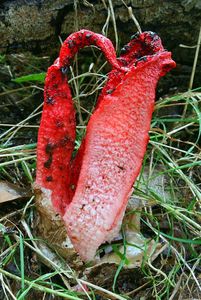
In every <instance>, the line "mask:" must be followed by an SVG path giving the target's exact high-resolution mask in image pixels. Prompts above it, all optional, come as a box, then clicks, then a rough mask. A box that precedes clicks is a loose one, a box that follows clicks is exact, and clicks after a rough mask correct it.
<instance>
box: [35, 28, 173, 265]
mask: <svg viewBox="0 0 201 300" xmlns="http://www.w3.org/2000/svg"><path fill="white" fill-rule="evenodd" d="M91 44H94V45H96V46H98V47H99V48H100V49H101V50H102V52H103V53H104V54H105V57H106V59H107V60H108V62H109V63H110V64H111V66H112V71H111V72H110V73H109V76H108V81H107V83H106V85H105V87H104V88H103V90H102V92H101V94H100V96H99V98H98V101H97V105H96V109H95V111H94V112H93V114H92V116H91V118H90V120H89V123H88V125H87V131H86V136H85V138H84V139H83V141H82V145H81V147H80V149H79V150H78V153H77V155H76V157H75V158H74V159H73V158H72V152H73V149H74V142H75V127H76V121H75V109H74V105H73V102H72V96H71V91H70V88H69V86H68V83H67V77H66V71H67V69H68V67H69V64H70V62H71V60H72V59H73V57H74V55H75V54H76V53H77V51H78V50H79V49H80V48H83V47H84V46H88V45H91ZM174 67H175V62H174V61H173V60H172V59H171V53H170V52H167V51H166V50H164V48H163V46H162V44H161V40H160V38H159V37H158V36H157V35H156V34H155V33H153V32H144V33H142V34H137V35H135V36H133V37H132V38H131V41H130V42H129V43H128V44H127V45H126V46H125V47H124V48H123V49H122V54H121V56H120V57H119V58H118V59H116V54H115V50H114V48H113V45H112V43H111V42H110V40H108V39H107V38H105V37H103V36H102V35H100V34H96V33H93V32H91V31H88V30H81V31H79V32H76V33H73V34H72V35H70V36H69V37H68V38H67V39H66V40H65V42H64V44H63V46H62V48H61V51H60V55H59V58H58V59H57V60H56V61H55V63H54V64H53V65H52V66H51V67H50V68H49V69H48V73H47V77H46V81H45V92H44V108H43V114H42V120H41V125H40V129H39V135H38V148H37V157H38V158H37V175H36V184H37V187H38V188H39V189H41V190H42V191H43V192H44V191H45V193H46V194H48V195H49V200H51V203H52V206H53V208H54V210H55V211H56V212H58V213H59V214H60V215H61V216H62V218H63V221H64V223H65V226H66V230H67V234H68V236H69V237H70V239H71V241H72V243H73V246H74V248H75V250H76V251H77V252H78V253H79V255H80V256H81V258H82V259H83V260H85V261H87V260H91V259H93V258H94V255H95V253H96V250H97V249H98V247H99V246H100V245H101V244H102V243H104V242H106V241H111V240H112V239H113V238H114V237H115V236H116V235H117V234H118V232H119V230H120V227H121V223H122V218H123V215H124V212H125V209H126V205H127V202H128V199H129V196H130V194H131V190H132V186H133V183H134V181H135V179H136V177H137V176H138V174H139V171H140V168H141V165H142V160H143V157H144V154H145V151H146V147H147V143H148V140H149V136H148V132H149V129H150V123H151V117H152V112H153V108H154V100H155V90H156V85H157V82H158V80H159V78H160V77H161V76H164V75H165V74H166V73H167V72H168V71H169V70H171V69H172V68H174Z"/></svg>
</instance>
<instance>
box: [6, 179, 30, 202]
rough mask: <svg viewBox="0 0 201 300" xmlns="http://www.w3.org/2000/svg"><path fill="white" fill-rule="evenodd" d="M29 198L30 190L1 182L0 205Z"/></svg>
mask: <svg viewBox="0 0 201 300" xmlns="http://www.w3.org/2000/svg"><path fill="white" fill-rule="evenodd" d="M29 196H30V191H29V190H28V189H26V190H25V189H23V188H21V187H19V186H17V185H15V184H12V183H10V182H6V181H0V204H1V203H5V202H8V201H12V200H17V199H23V198H27V197H29Z"/></svg>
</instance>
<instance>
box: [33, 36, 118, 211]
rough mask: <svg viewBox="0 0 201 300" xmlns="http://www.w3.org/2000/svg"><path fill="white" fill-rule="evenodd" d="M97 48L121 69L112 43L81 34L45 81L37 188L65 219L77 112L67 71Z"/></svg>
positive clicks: (70, 40) (64, 49)
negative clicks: (82, 52) (89, 49)
mask: <svg viewBox="0 0 201 300" xmlns="http://www.w3.org/2000/svg"><path fill="white" fill-rule="evenodd" d="M93 44H94V45H96V46H98V47H99V48H100V49H101V50H102V52H103V53H104V54H105V57H106V58H107V60H108V61H109V62H110V64H111V65H112V67H113V68H117V69H121V68H120V66H119V63H118V61H117V59H116V53H115V50H114V47H113V45H112V43H111V41H110V40H109V39H107V38H106V37H104V36H102V35H100V34H97V33H94V32H91V31H89V30H80V31H78V32H75V33H73V34H71V35H70V36H69V37H68V38H67V39H66V40H65V41H64V43H63V45H62V47H61V50H60V54H59V58H57V60H56V61H55V63H54V64H53V65H52V66H51V67H50V68H49V69H48V72H47V76H46V80H45V89H44V106H43V114H42V119H41V123H40V128H39V133H38V146H37V173H36V184H37V186H38V187H39V188H40V187H41V188H43V191H44V192H46V194H47V193H48V194H49V198H51V201H52V203H53V206H54V208H55V210H56V211H57V212H59V213H60V214H61V215H63V214H64V212H65V208H66V206H67V205H68V204H69V203H70V201H71V200H72V195H73V194H72V189H71V187H72V186H73V183H72V182H71V181H70V172H71V171H70V169H71V168H70V161H71V156H72V152H73V149H74V142H75V135H76V121H75V109H74V105H73V102H72V95H71V91H70V88H69V85H68V82H67V77H66V73H67V72H66V71H67V70H68V66H69V65H70V63H71V60H72V59H73V57H74V56H75V54H76V53H77V52H78V50H79V49H81V48H83V47H84V46H89V45H93ZM50 194H51V195H50Z"/></svg>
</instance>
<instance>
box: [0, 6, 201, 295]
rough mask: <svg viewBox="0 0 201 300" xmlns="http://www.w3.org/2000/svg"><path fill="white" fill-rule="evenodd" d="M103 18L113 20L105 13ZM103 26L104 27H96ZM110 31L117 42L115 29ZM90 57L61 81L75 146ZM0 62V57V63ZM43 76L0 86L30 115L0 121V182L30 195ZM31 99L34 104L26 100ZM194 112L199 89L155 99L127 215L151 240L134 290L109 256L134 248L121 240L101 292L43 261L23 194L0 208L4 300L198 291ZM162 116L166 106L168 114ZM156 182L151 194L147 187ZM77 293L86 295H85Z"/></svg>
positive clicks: (58, 263) (198, 128)
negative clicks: (135, 205) (133, 203)
mask: <svg viewBox="0 0 201 300" xmlns="http://www.w3.org/2000/svg"><path fill="white" fill-rule="evenodd" d="M110 2H111V1H110ZM110 5H112V4H111V3H110ZM111 13H112V15H113V14H114V12H113V11H112V12H111ZM114 20H115V19H114V18H113V21H114ZM107 26H108V23H106V24H105V29H106V28H107ZM113 27H114V29H115V33H116V43H117V44H118V36H117V32H116V24H115V23H114V24H113ZM106 31H107V30H106ZM97 53H98V52H96V51H95V50H94V49H92V56H93V58H94V62H96V61H98V62H99V63H97V64H96V63H93V62H90V63H89V65H86V64H84V65H83V64H82V68H83V69H84V71H83V70H82V73H81V72H80V70H78V71H79V72H80V73H79V72H77V68H76V63H77V62H76V63H75V66H74V68H71V75H70V77H69V82H70V84H71V88H72V91H73V95H74V102H75V105H76V107H77V111H78V115H79V116H78V119H79V123H78V125H77V140H76V149H78V147H79V145H80V142H81V139H82V137H83V134H84V133H85V128H86V123H87V121H88V119H89V117H90V114H91V110H92V109H93V107H94V105H95V101H96V99H97V96H98V93H99V92H100V90H101V88H102V87H103V86H104V84H105V81H106V75H105V73H104V71H103V70H104V64H102V60H101V59H100V54H99V53H98V54H97ZM25 60H26V57H25ZM0 63H1V64H5V63H6V56H2V55H1V56H0ZM29 68H31V67H30V66H29ZM44 75H45V70H44V69H43V68H42V67H41V66H39V67H38V68H37V69H36V68H34V69H33V70H32V73H30V74H28V75H24V74H22V75H21V74H17V76H16V77H17V78H16V79H12V80H11V82H10V83H9V84H8V85H7V86H6V85H5V84H4V83H3V86H4V90H3V91H1V92H0V97H3V98H4V99H6V100H5V101H8V102H9V99H10V98H9V97H11V95H12V97H14V99H15V100H16V101H17V103H18V106H19V107H20V108H22V109H24V107H26V108H27V107H28V108H29V103H30V102H29V101H30V98H29V96H30V94H31V95H32V96H33V97H34V98H32V101H33V104H32V105H31V108H29V109H27V111H28V112H27V113H26V111H25V112H24V113H23V117H22V119H20V120H18V121H16V120H15V117H13V118H10V120H8V121H6V122H4V121H1V124H0V129H1V132H0V145H1V149H0V176H1V180H4V181H9V182H12V183H14V184H17V185H20V186H23V187H25V188H27V189H30V188H31V185H32V184H33V183H34V178H35V168H36V137H37V129H38V127H39V119H40V116H41V111H42V90H43V82H44ZM36 96H37V97H38V98H39V100H38V101H37V100H36V101H35V99H36ZM88 99H89V100H90V105H89V104H88V103H87V101H88ZM34 101H35V102H34ZM27 102H28V104H26V103H27ZM5 105H7V103H6V104H5ZM9 105H10V104H9ZM12 105H13V104H11V107H12V109H15V106H12ZM24 105H25V106H24ZM178 107H181V108H182V111H183V113H178V111H177V108H178ZM200 108H201V88H198V89H195V90H189V91H186V92H183V93H181V92H177V93H176V94H174V95H170V96H167V97H165V98H161V99H159V100H158V101H157V102H156V105H155V111H154V115H153V119H152V126H151V129H150V141H149V145H148V148H147V153H146V155H145V158H144V161H143V166H142V171H141V174H140V176H139V178H138V180H137V181H136V183H135V191H134V193H133V195H132V197H135V198H136V199H138V200H140V201H141V203H143V205H142V206H143V207H142V210H140V211H139V210H131V211H129V212H128V215H135V214H136V212H138V213H139V212H141V235H146V236H147V237H148V238H151V239H152V240H153V241H154V253H155V255H156V259H154V260H152V259H150V256H149V254H148V250H147V249H148V246H149V243H148V241H147V244H146V243H145V245H144V256H143V259H142V264H141V268H140V270H139V269H138V270H136V271H135V272H136V274H139V275H136V277H139V278H138V282H137V283H136V285H135V284H134V283H135V279H136V278H135V276H134V275H133V273H132V271H131V270H128V271H127V276H128V277H129V276H130V277H129V278H131V279H132V280H133V281H132V282H133V285H132V286H135V288H133V290H130V289H129V288H128V290H126V291H123V290H122V289H120V284H121V280H123V279H122V278H123V275H122V274H123V272H124V267H126V266H127V265H128V264H129V258H128V257H127V256H126V251H124V252H123V253H122V252H120V251H119V249H120V247H121V246H123V249H126V246H128V245H130V246H132V245H133V247H136V248H137V247H139V245H137V244H134V243H133V244H129V242H128V241H127V240H126V237H125V236H124V234H123V238H122V241H120V242H117V243H116V244H114V245H113V252H114V253H116V254H117V256H119V258H120V264H119V265H118V266H117V267H116V272H114V276H113V280H112V282H111V284H110V287H107V286H105V285H103V286H102V285H100V284H92V283H91V282H90V281H88V280H87V278H85V277H82V275H80V274H79V273H78V272H76V270H74V269H72V268H71V267H70V266H69V265H67V264H66V262H65V261H64V260H63V259H62V258H61V257H60V256H58V255H57V254H56V253H52V255H53V256H52V257H51V258H48V257H47V255H45V253H44V252H43V251H41V249H40V248H39V247H38V244H37V241H38V237H37V235H36V234H35V230H34V218H35V215H34V196H32V197H31V198H30V199H29V200H28V201H27V202H18V203H17V204H15V203H13V202H12V203H11V202H10V203H9V204H7V206H6V207H5V205H4V207H3V209H2V211H1V214H0V280H1V285H2V291H3V295H4V298H5V299H9V297H11V298H12V299H18V300H22V299H29V295H30V293H32V292H33V290H36V291H37V292H38V293H39V295H40V296H39V297H41V298H40V299H43V297H44V299H46V298H45V297H46V295H47V294H49V295H52V298H49V299H54V296H55V297H58V298H56V299H97V298H96V296H97V295H98V296H100V297H102V299H121V300H123V299H137V297H138V296H139V295H140V293H142V294H141V296H142V297H145V298H144V299H158V300H159V299H161V300H162V299H173V298H174V296H176V297H177V298H175V299H179V295H180V291H182V289H187V290H188V289H189V290H193V291H194V293H196V291H198V293H201V286H200V277H199V272H198V271H199V265H200V259H201V256H200V253H201V251H200V250H201V248H200V245H201V234H200V233H201V210H200V205H201V203H200V201H201V186H200V182H201V180H200V179H201V175H200V174H201V151H200V150H201V149H200V135H201V109H200ZM167 109H170V110H168V111H169V113H167V111H166V110H167ZM10 112H11V111H8V114H9V113H10ZM164 112H165V113H164ZM172 112H173V113H172ZM5 119H6V120H7V116H5ZM29 133H30V136H28V137H27V134H29ZM21 140H22V141H24V140H25V141H26V142H25V143H23V142H21ZM157 182H159V186H160V188H159V189H156V185H157V184H156V183H157ZM125 222H126V221H125ZM125 226H126V225H125V224H124V225H123V230H124V228H125ZM123 230H122V232H124V231H123ZM158 244H160V247H159V248H157V247H158ZM30 261H32V263H30ZM112 268H113V267H111V269H112ZM129 274H131V275H129ZM126 280H127V279H126ZM126 280H125V281H124V283H126ZM13 282H15V283H16V285H14V284H13ZM77 284H78V285H79V286H80V287H81V289H80V290H81V291H80V292H77V291H75V290H73V289H72V286H73V285H74V286H75V285H77ZM86 286H87V288H88V290H85V287H86ZM188 293H189V295H190V292H189V291H188ZM181 295H182V294H181ZM149 297H150V298H149ZM151 297H152V298H151ZM189 297H190V296H189ZM195 298H196V296H195Z"/></svg>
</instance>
